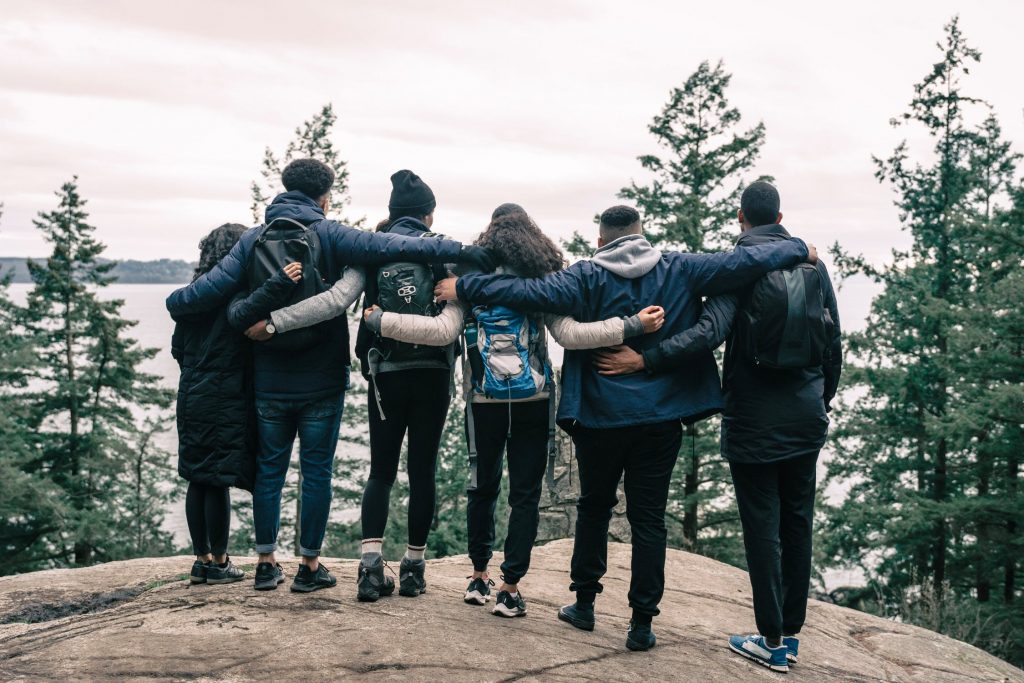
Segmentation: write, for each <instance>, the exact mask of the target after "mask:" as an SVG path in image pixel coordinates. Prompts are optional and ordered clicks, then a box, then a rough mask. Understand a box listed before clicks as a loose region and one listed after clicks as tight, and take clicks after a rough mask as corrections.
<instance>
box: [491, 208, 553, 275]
mask: <svg viewBox="0 0 1024 683" xmlns="http://www.w3.org/2000/svg"><path fill="white" fill-rule="evenodd" d="M511 207H515V208H511ZM475 244H477V245H478V246H481V247H486V248H487V249H490V250H491V251H492V252H493V253H494V255H495V256H496V257H497V259H498V261H499V262H501V264H502V265H504V266H507V267H509V268H511V269H512V270H514V271H515V272H516V274H517V275H519V276H521V277H543V276H545V275H547V274H549V273H554V272H555V271H558V270H561V269H562V268H564V267H565V257H564V256H563V255H562V250H561V249H559V248H558V245H556V244H555V243H554V242H553V241H551V238H549V237H548V236H547V235H545V234H544V233H543V232H542V231H541V229H540V228H539V227H538V226H537V224H536V223H534V222H533V219H532V218H530V217H529V216H528V215H527V214H526V212H525V211H523V207H521V206H519V205H518V204H502V205H501V206H499V207H498V208H497V209H495V210H494V213H493V214H492V218H491V222H490V223H489V224H488V225H487V227H486V228H484V231H483V232H482V233H481V234H480V236H479V237H478V238H477V239H476V242H475Z"/></svg>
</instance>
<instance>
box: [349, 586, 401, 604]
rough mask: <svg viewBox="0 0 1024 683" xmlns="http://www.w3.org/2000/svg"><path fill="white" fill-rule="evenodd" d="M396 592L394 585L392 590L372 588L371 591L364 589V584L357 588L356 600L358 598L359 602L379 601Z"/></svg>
mask: <svg viewBox="0 0 1024 683" xmlns="http://www.w3.org/2000/svg"><path fill="white" fill-rule="evenodd" d="M394 592H395V589H394V587H392V588H391V590H386V591H379V590H372V589H371V590H369V591H364V590H363V588H362V586H359V587H358V588H357V592H356V600H358V601H359V602H377V601H378V600H380V599H381V598H386V597H388V596H389V595H392V594H394Z"/></svg>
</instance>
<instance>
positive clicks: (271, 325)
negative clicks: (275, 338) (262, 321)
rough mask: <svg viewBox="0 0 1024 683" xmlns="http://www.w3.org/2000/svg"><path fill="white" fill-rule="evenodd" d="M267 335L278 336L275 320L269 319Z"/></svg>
mask: <svg viewBox="0 0 1024 683" xmlns="http://www.w3.org/2000/svg"><path fill="white" fill-rule="evenodd" d="M267 334H277V326H276V325H275V324H274V319H273V318H267Z"/></svg>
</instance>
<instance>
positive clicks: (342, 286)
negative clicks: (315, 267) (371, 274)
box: [270, 267, 366, 332]
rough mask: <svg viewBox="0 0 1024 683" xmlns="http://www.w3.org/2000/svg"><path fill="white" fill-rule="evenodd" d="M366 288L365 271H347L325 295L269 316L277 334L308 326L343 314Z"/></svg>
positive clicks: (359, 269) (311, 298) (355, 269)
mask: <svg viewBox="0 0 1024 683" xmlns="http://www.w3.org/2000/svg"><path fill="white" fill-rule="evenodd" d="M365 285H366V272H365V271H364V270H363V269H362V268H358V267H352V268H346V269H345V274H344V275H343V276H342V278H341V279H340V280H338V281H337V282H335V283H334V286H333V287H331V288H330V289H328V290H327V291H326V292H321V293H320V294H317V295H316V296H311V297H309V298H308V299H305V300H303V301H300V302H299V303H297V304H293V305H291V306H288V307H287V308H280V309H278V310H276V311H273V312H272V313H271V314H270V318H271V320H273V321H274V326H275V327H277V331H278V332H288V331H289V330H296V329H299V328H301V327H309V326H311V325H316V324H318V323H322V322H323V321H325V320H330V319H331V318H336V317H338V316H339V315H344V314H345V311H346V310H347V309H348V307H349V306H351V305H352V304H354V303H355V302H356V300H357V299H358V298H359V295H360V294H361V293H362V291H363V287H364V286H365Z"/></svg>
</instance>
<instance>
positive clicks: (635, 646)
mask: <svg viewBox="0 0 1024 683" xmlns="http://www.w3.org/2000/svg"><path fill="white" fill-rule="evenodd" d="M657 644H658V643H657V642H653V643H651V644H650V645H644V644H642V643H638V642H636V641H635V640H629V639H628V638H627V639H626V649H627V650H632V651H633V652H647V651H648V650H650V649H651V648H652V647H654V646H655V645H657Z"/></svg>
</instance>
